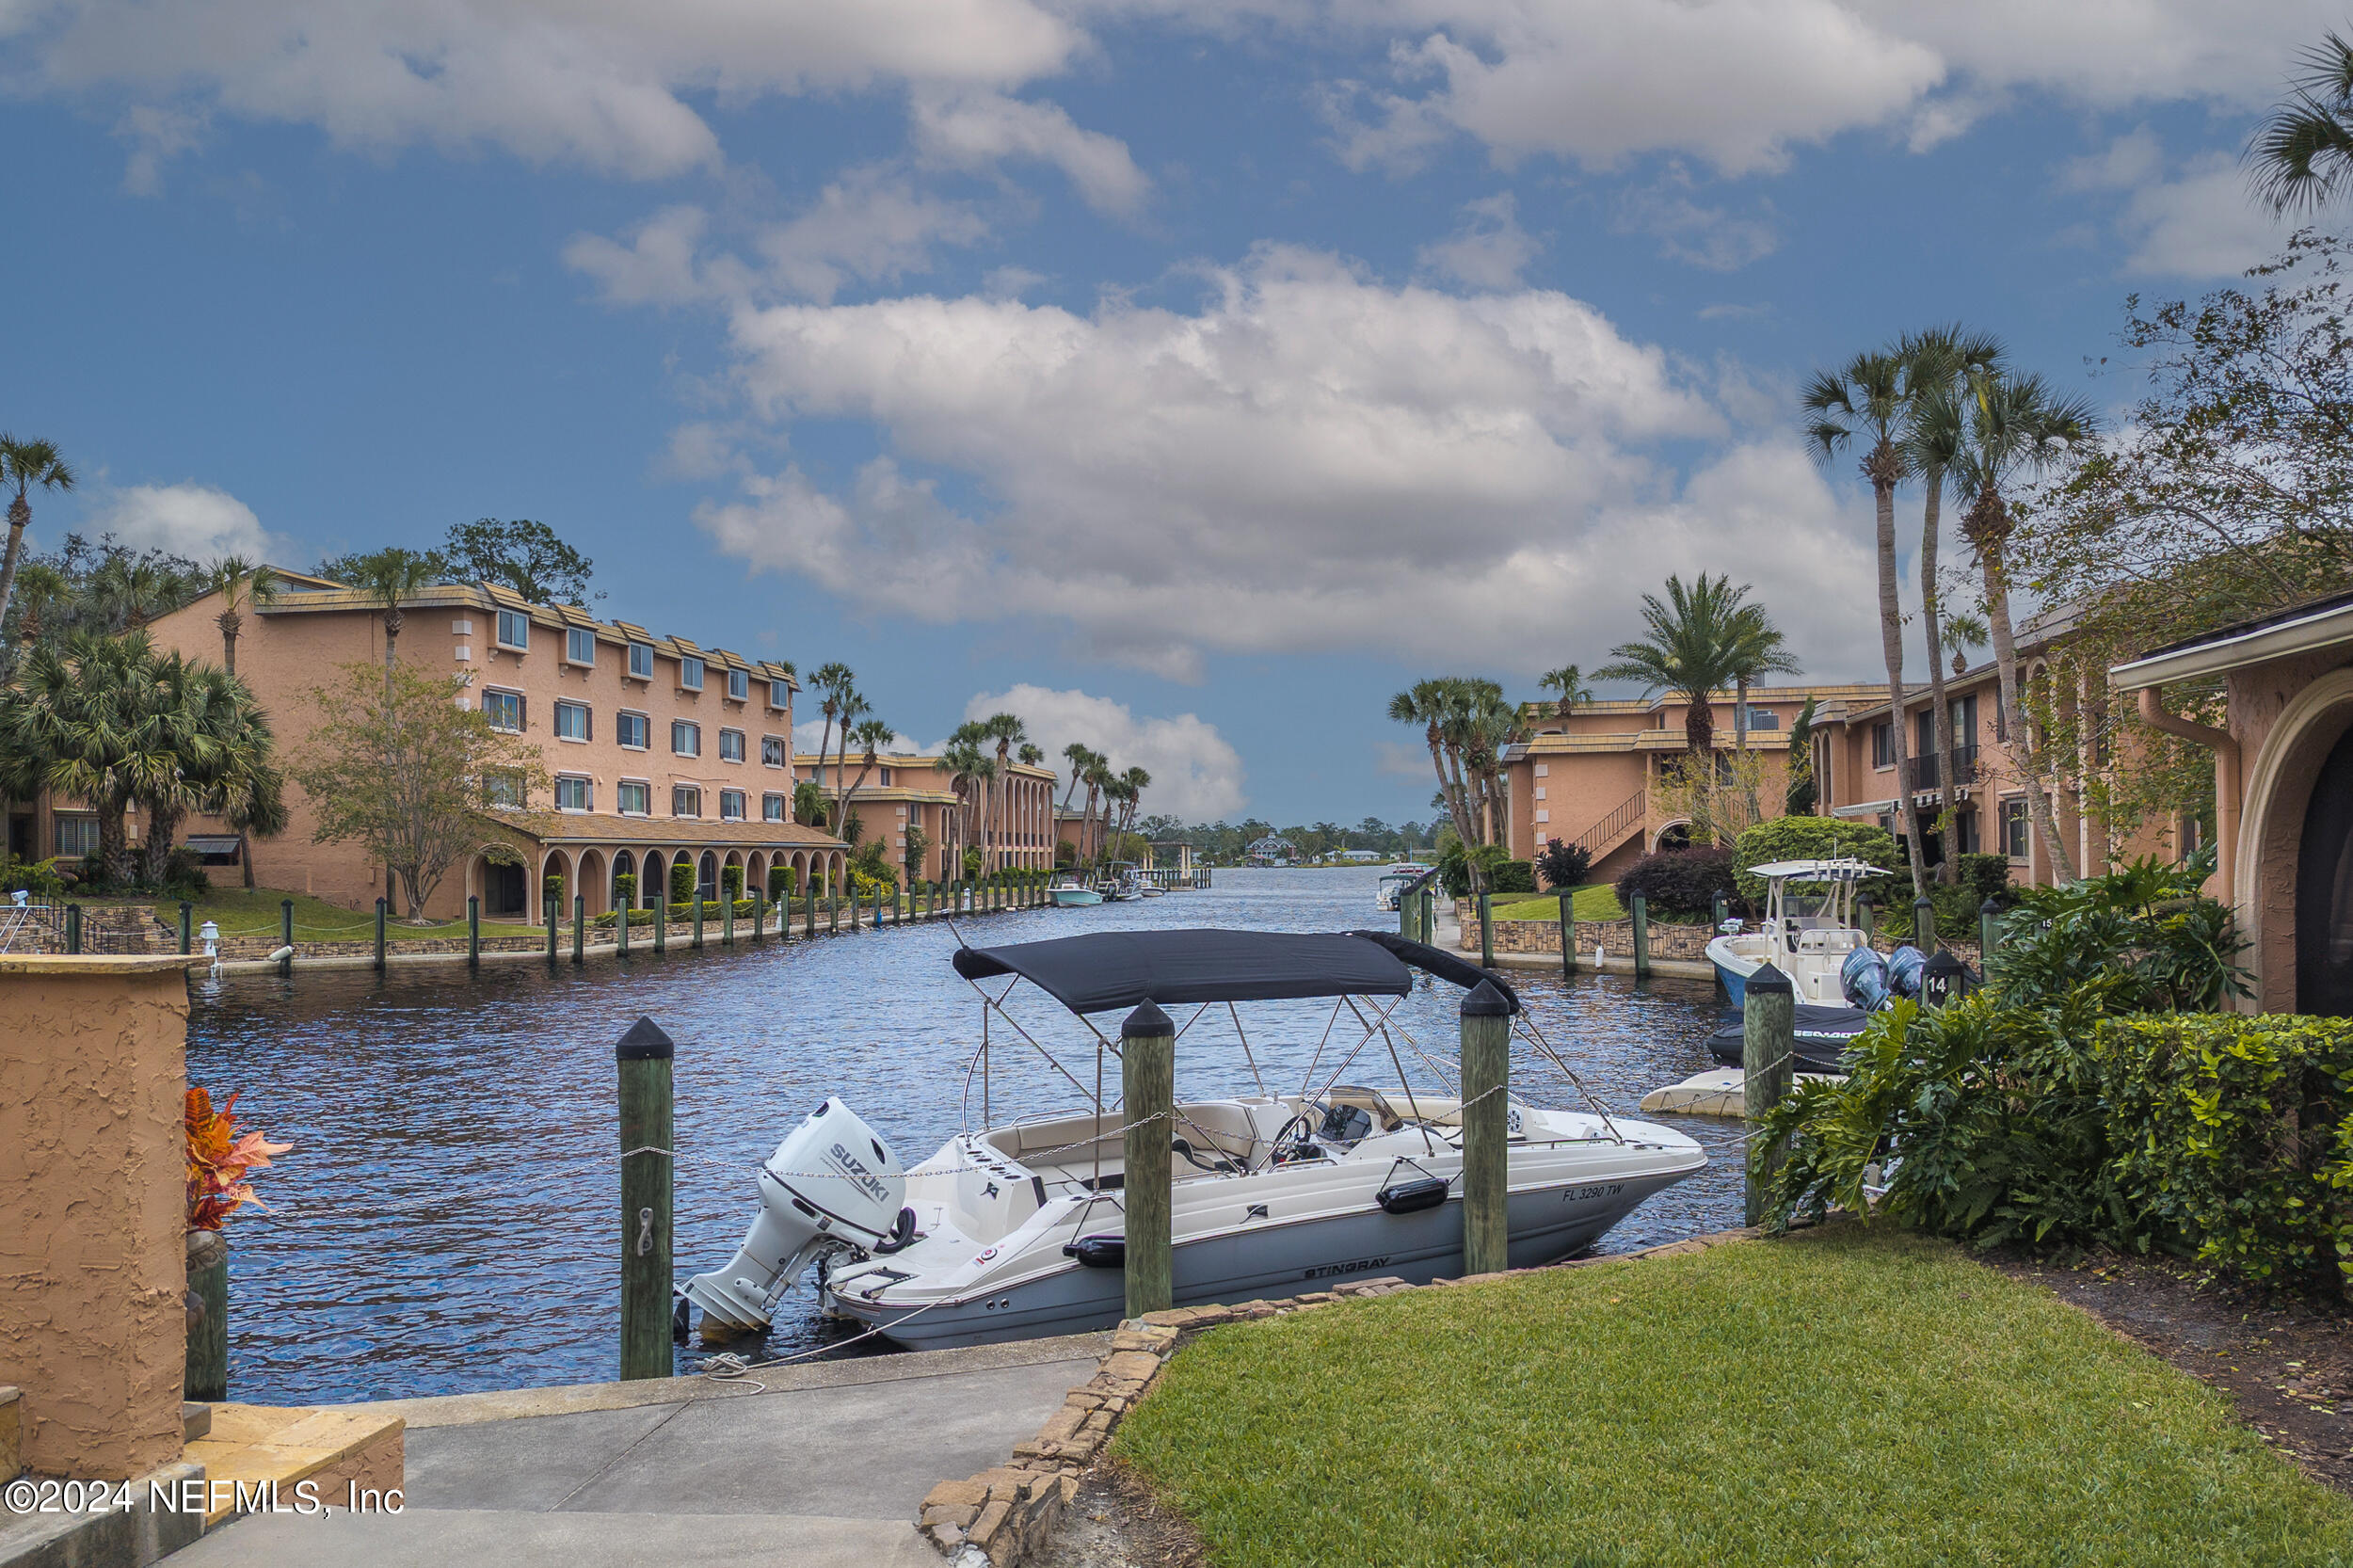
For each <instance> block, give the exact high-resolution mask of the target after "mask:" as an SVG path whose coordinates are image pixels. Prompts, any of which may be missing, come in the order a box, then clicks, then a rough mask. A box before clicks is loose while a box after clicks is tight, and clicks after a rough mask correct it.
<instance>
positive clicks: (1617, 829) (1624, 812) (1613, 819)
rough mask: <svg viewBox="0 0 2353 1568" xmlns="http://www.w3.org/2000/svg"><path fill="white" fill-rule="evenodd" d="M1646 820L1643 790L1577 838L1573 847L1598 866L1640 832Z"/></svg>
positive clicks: (1646, 793) (1646, 795)
mask: <svg viewBox="0 0 2353 1568" xmlns="http://www.w3.org/2000/svg"><path fill="white" fill-rule="evenodd" d="M1649 820H1650V791H1649V789H1648V788H1647V787H1645V788H1643V789H1640V790H1637V791H1635V792H1633V793H1632V794H1630V795H1628V796H1626V797H1625V799H1624V800H1622V801H1620V802H1619V803H1618V805H1617V807H1616V808H1614V809H1613V810H1611V811H1610V812H1609V815H1608V816H1605V817H1603V818H1602V819H1601V821H1599V822H1597V823H1595V824H1593V826H1591V827H1589V828H1587V829H1586V830H1585V831H1584V832H1582V833H1580V834H1578V835H1577V848H1579V849H1581V850H1584V851H1585V852H1586V853H1587V854H1589V855H1591V856H1593V864H1594V865H1596V866H1598V865H1600V864H1601V862H1602V859H1603V857H1604V856H1607V855H1609V852H1610V851H1611V850H1613V849H1616V848H1617V847H1618V846H1619V845H1620V844H1623V843H1625V841H1626V840H1628V839H1630V838H1632V837H1634V835H1635V834H1637V833H1640V832H1641V830H1642V824H1644V823H1645V822H1647V821H1649Z"/></svg>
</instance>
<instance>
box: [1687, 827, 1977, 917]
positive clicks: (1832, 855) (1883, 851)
mask: <svg viewBox="0 0 2353 1568" xmlns="http://www.w3.org/2000/svg"><path fill="white" fill-rule="evenodd" d="M1732 857H1733V862H1734V864H1735V865H1736V866H1737V868H1738V871H1737V879H1738V885H1739V891H1740V897H1741V899H1742V900H1743V901H1744V902H1745V903H1746V904H1748V905H1749V907H1750V908H1752V909H1759V910H1761V909H1763V908H1764V907H1765V879H1764V878H1763V877H1761V876H1753V875H1751V874H1750V872H1749V868H1750V867H1751V866H1764V865H1769V864H1771V863H1772V862H1773V861H1776V860H1835V859H1839V858H1841V857H1849V858H1852V859H1856V860H1865V861H1868V862H1870V863H1871V864H1872V865H1874V866H1878V867H1880V868H1881V869H1882V870H1883V871H1884V872H1887V873H1888V874H1886V875H1883V876H1872V877H1865V879H1864V880H1863V882H1862V884H1861V885H1860V886H1859V887H1858V888H1856V889H1855V890H1856V893H1857V895H1858V896H1860V897H1863V898H1867V899H1869V900H1870V901H1871V902H1872V904H1875V905H1876V906H1878V907H1879V908H1881V909H1886V908H1887V907H1888V906H1889V905H1890V904H1893V903H1894V902H1895V901H1896V896H1897V894H1896V889H1897V881H1896V876H1895V873H1896V872H1897V870H1898V869H1899V868H1900V867H1901V866H1902V865H1903V863H1904V861H1903V855H1902V853H1901V852H1900V851H1898V850H1897V848H1896V836H1895V835H1894V834H1892V833H1890V832H1888V831H1887V829H1885V828H1883V827H1881V826H1880V824H1877V823H1854V822H1848V821H1846V820H1845V819H1843V818H1839V817H1775V818H1774V819H1773V820H1772V821H1770V822H1761V823H1758V824H1756V825H1755V826H1754V827H1752V828H1750V829H1748V830H1747V831H1746V832H1744V833H1742V834H1741V835H1740V838H1739V840H1738V841H1737V842H1736V843H1735V844H1734V845H1733V846H1732ZM2005 865H2007V862H2005ZM1972 907H1974V905H1973V906H1972ZM1973 918H1974V917H1973Z"/></svg>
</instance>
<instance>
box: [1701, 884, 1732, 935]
mask: <svg viewBox="0 0 2353 1568" xmlns="http://www.w3.org/2000/svg"><path fill="white" fill-rule="evenodd" d="M1731 913H1732V905H1731V904H1730V903H1728V902H1727V901H1726V900H1725V898H1724V895H1723V894H1721V893H1718V894H1717V895H1716V897H1715V899H1714V901H1713V902H1712V903H1710V904H1709V905H1708V907H1707V923H1708V925H1709V926H1710V928H1711V929H1713V930H1716V931H1721V930H1722V929H1723V928H1724V919H1725V917H1726V916H1728V915H1730V914H1731Z"/></svg>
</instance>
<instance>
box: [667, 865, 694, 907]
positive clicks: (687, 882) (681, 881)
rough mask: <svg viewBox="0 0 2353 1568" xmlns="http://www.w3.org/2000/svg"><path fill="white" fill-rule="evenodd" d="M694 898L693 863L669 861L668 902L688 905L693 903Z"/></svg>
mask: <svg viewBox="0 0 2353 1568" xmlns="http://www.w3.org/2000/svg"><path fill="white" fill-rule="evenodd" d="M694 897H695V862H693V861H692V860H673V861H671V862H670V902H671V903H672V904H689V903H692V902H693V901H694Z"/></svg>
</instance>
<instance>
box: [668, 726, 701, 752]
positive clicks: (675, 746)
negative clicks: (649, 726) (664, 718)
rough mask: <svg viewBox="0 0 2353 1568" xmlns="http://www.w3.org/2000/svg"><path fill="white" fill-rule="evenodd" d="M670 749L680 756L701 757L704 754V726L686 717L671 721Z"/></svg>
mask: <svg viewBox="0 0 2353 1568" xmlns="http://www.w3.org/2000/svg"><path fill="white" fill-rule="evenodd" d="M670 750H671V752H672V753H673V754H674V755H676V756H680V757H700V756H701V755H702V754H703V727H702V726H701V725H699V724H689V723H687V722H686V721H685V720H684V719H672V720H671V721H670Z"/></svg>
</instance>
